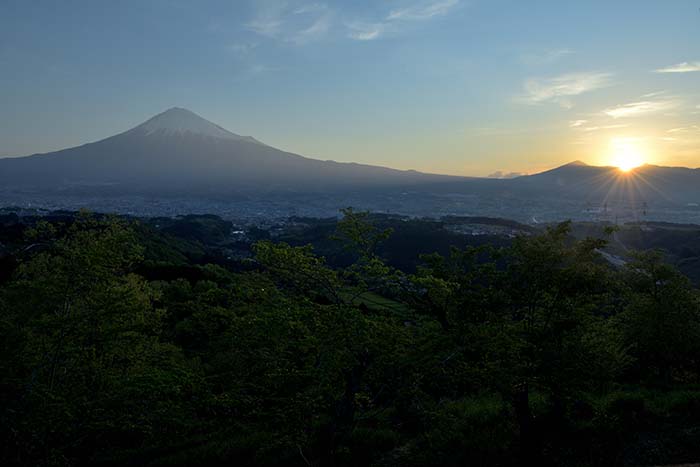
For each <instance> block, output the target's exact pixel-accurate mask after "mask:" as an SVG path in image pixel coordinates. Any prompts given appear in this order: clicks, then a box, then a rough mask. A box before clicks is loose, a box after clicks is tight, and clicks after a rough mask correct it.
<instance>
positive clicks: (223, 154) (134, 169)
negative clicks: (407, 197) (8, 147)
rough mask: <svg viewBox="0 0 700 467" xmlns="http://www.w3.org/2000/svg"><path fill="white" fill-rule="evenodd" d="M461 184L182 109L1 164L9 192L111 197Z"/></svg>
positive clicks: (2, 179) (0, 172) (0, 178)
mask: <svg viewBox="0 0 700 467" xmlns="http://www.w3.org/2000/svg"><path fill="white" fill-rule="evenodd" d="M459 179H460V178H458V177H447V176H440V175H429V174H423V173H419V172H415V171H402V170H394V169H389V168H384V167H377V166H370V165H362V164H355V163H339V162H334V161H321V160H317V159H310V158H307V157H303V156H300V155H297V154H293V153H289V152H285V151H281V150H279V149H276V148H273V147H271V146H268V145H266V144H263V143H261V142H260V141H258V140H256V139H255V138H253V137H250V136H241V135H237V134H235V133H232V132H230V131H228V130H226V129H224V128H222V127H220V126H218V125H216V124H214V123H212V122H210V121H208V120H206V119H204V118H202V117H200V116H199V115H197V114H195V113H193V112H191V111H189V110H186V109H182V108H177V107H175V108H171V109H169V110H166V111H165V112H163V113H161V114H159V115H156V116H155V117H153V118H151V119H150V120H147V121H146V122H144V123H142V124H140V125H138V126H136V127H134V128H132V129H131V130H128V131H126V132H124V133H121V134H118V135H115V136H112V137H109V138H106V139H103V140H101V141H97V142H95V143H89V144H85V145H82V146H78V147H74V148H69V149H64V150H61V151H56V152H51V153H46V154H35V155H32V156H27V157H19V158H6V159H0V183H1V184H2V185H3V188H5V189H6V190H8V189H13V188H21V189H33V190H41V191H46V190H50V191H53V190H60V191H61V192H66V191H71V190H72V191H75V190H80V192H86V190H88V191H90V192H96V193H109V194H111V195H115V194H137V193H138V194H142V193H147V194H150V195H159V194H164V195H167V194H177V195H202V194H219V195H220V194H226V193H229V194H232V193H285V192H305V193H314V192H342V191H347V190H355V189H363V188H371V187H392V186H393V187H395V186H403V185H407V186H413V185H416V184H424V183H431V182H440V181H443V180H459Z"/></svg>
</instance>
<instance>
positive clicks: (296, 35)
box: [246, 0, 333, 45]
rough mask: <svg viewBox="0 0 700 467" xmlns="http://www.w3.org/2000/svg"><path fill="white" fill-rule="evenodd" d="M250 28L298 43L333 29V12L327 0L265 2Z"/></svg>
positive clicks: (278, 38) (273, 37)
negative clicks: (319, 0) (291, 2)
mask: <svg viewBox="0 0 700 467" xmlns="http://www.w3.org/2000/svg"><path fill="white" fill-rule="evenodd" d="M256 5H258V10H257V13H256V14H255V17H254V18H253V19H252V20H251V21H249V22H248V23H247V24H246V27H247V29H249V30H250V31H253V32H254V33H256V34H258V35H260V36H263V37H266V38H268V39H277V40H280V41H282V42H287V43H293V44H297V45H302V44H306V43H308V42H311V41H313V40H316V39H319V38H321V37H323V36H325V35H326V34H327V33H328V31H329V30H330V28H331V24H332V16H333V12H332V11H331V9H330V8H329V7H328V5H326V4H324V3H308V4H301V5H299V4H294V5H291V4H289V3H288V2H285V1H269V0H268V1H261V2H260V4H257V3H256Z"/></svg>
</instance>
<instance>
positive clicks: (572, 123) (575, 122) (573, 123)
mask: <svg viewBox="0 0 700 467" xmlns="http://www.w3.org/2000/svg"><path fill="white" fill-rule="evenodd" d="M586 123H588V120H572V121H570V122H569V128H578V127H581V126H583V125H585V124H586Z"/></svg>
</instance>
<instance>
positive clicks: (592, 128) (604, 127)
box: [581, 123, 629, 133]
mask: <svg viewBox="0 0 700 467" xmlns="http://www.w3.org/2000/svg"><path fill="white" fill-rule="evenodd" d="M627 127H629V125H627V124H624V123H621V124H619V125H602V126H588V127H585V128H581V129H582V130H583V131H585V132H586V133H590V132H592V131H601V130H617V129H619V128H627Z"/></svg>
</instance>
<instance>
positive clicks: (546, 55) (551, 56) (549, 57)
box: [520, 49, 574, 65]
mask: <svg viewBox="0 0 700 467" xmlns="http://www.w3.org/2000/svg"><path fill="white" fill-rule="evenodd" d="M573 53H574V51H573V50H570V49H552V50H547V51H545V52H540V53H523V54H521V55H520V62H522V63H524V64H525V65H548V64H550V63H554V62H556V61H559V60H561V59H562V58H564V57H566V56H568V55H571V54H573Z"/></svg>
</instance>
